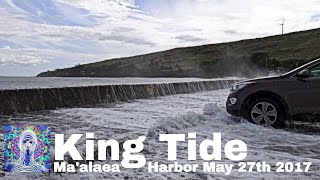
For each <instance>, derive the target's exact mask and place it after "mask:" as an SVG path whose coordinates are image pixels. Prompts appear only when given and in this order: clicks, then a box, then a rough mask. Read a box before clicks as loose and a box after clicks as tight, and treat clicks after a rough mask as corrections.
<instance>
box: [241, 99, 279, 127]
mask: <svg viewBox="0 0 320 180" xmlns="http://www.w3.org/2000/svg"><path fill="white" fill-rule="evenodd" d="M246 109H247V110H246V112H245V118H246V119H247V120H249V121H250V122H252V123H255V124H258V125H266V126H272V127H275V128H280V127H283V126H284V121H285V113H284V110H283V108H281V105H280V103H278V102H277V101H275V100H273V99H271V98H258V99H256V100H254V101H252V102H251V103H249V105H248V108H246Z"/></svg>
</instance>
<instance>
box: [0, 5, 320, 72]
mask: <svg viewBox="0 0 320 180" xmlns="http://www.w3.org/2000/svg"><path fill="white" fill-rule="evenodd" d="M283 19H285V32H286V33H287V32H293V31H300V30H306V29H312V28H317V27H320V0H281V1H280V0H0V22H1V23H0V76H1V75H2V76H34V75H37V74H38V73H40V72H42V71H47V70H53V69H56V68H63V67H69V66H74V65H75V64H78V63H80V64H83V63H89V62H96V61H100V60H105V59H109V58H114V57H126V56H131V55H138V54H145V53H149V52H155V51H159V50H166V49H171V48H174V47H181V46H193V45H202V44H209V43H219V42H228V41H234V40H240V39H248V38H255V37H263V36H269V35H275V34H280V33H281V26H280V23H281V22H282V20H283Z"/></svg>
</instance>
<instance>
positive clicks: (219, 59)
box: [38, 29, 320, 78]
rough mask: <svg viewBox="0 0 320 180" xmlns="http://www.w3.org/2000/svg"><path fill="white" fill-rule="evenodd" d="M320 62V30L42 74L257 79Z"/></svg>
mask: <svg viewBox="0 0 320 180" xmlns="http://www.w3.org/2000/svg"><path fill="white" fill-rule="evenodd" d="M319 57H320V29H314V30H308V31H301V32H295V33H290V34H285V35H277V36H270V37H265V38H258V39H250V40H242V41H236V42H229V43H221V44H210V45H203V46H195V47H185V48H176V49H171V50H167V51H162V52H156V53H151V54H146V55H139V56H134V57H127V58H119V59H111V60H105V61H101V62H97V63H91V64H84V65H77V66H75V67H71V68H66V69H57V70H55V71H47V72H43V73H40V74H39V75H38V76H42V77H50V76H56V77H202V78H214V77H225V76H242V77H251V76H259V75H266V72H268V71H273V72H280V71H281V72H283V71H287V70H290V69H293V68H295V67H297V66H299V65H302V64H304V63H306V62H309V61H311V60H314V59H316V58H319Z"/></svg>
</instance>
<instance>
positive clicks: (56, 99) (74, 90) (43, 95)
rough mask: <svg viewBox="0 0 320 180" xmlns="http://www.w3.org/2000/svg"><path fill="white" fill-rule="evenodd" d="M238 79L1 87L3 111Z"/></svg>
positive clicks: (201, 87) (205, 87) (212, 86)
mask: <svg viewBox="0 0 320 180" xmlns="http://www.w3.org/2000/svg"><path fill="white" fill-rule="evenodd" d="M236 81H237V80H216V81H196V82H181V83H163V84H133V85H104V86H83V87H65V88H43V89H18V90H0V100H1V103H0V112H1V113H2V114H11V113H25V112H32V111H40V110H53V109H57V108H71V107H81V106H92V105H97V104H107V103H116V102H125V101H130V100H134V99H142V98H152V97H158V96H167V95H175V94H186V93H194V92H200V91H211V90H217V89H224V88H229V87H230V85H231V84H233V83H234V82H236Z"/></svg>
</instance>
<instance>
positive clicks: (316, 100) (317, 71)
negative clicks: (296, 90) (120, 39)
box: [305, 64, 320, 113]
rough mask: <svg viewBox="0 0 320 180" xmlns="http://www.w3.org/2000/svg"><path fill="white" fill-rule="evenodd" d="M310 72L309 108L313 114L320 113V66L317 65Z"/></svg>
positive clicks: (307, 95) (308, 84) (308, 82)
mask: <svg viewBox="0 0 320 180" xmlns="http://www.w3.org/2000/svg"><path fill="white" fill-rule="evenodd" d="M309 70H310V77H309V78H308V79H307V87H308V94H306V96H305V97H306V98H307V99H308V104H307V105H308V106H309V108H310V110H311V112H314V113H320V64H318V65H315V66H313V67H311V68H309Z"/></svg>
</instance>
